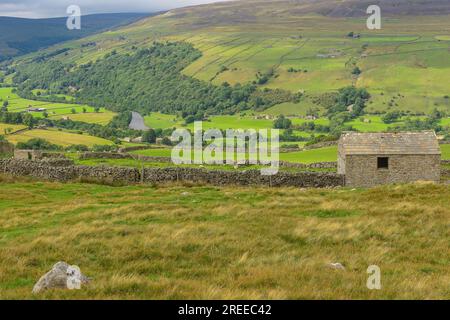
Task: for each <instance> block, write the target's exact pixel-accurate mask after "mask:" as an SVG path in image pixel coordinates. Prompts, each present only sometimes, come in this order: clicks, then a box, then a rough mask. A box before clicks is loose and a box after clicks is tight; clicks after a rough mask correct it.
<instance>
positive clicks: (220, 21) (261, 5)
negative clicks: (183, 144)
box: [14, 0, 450, 115]
mask: <svg viewBox="0 0 450 320" xmlns="http://www.w3.org/2000/svg"><path fill="white" fill-rule="evenodd" d="M374 3H376V4H378V5H379V6H380V7H381V10H382V17H383V20H382V29H381V30H368V29H367V27H366V17H367V15H366V14H365V9H366V8H367V7H368V6H369V5H370V4H374ZM449 18H450V3H449V2H448V1H444V0H431V1H426V2H424V1H415V0H395V1H388V0H379V1H375V2H374V1H368V0H363V1H359V0H358V1H356V0H348V1H342V0H340V1H338V0H319V1H316V0H314V1H313V0H298V1H281V0H280V1H269V0H242V1H232V2H223V3H215V4H209V5H201V6H193V7H187V8H181V9H176V10H171V11H169V12H167V13H164V14H161V15H158V16H154V17H149V18H146V19H142V20H140V21H138V22H136V23H133V24H131V25H128V26H124V27H121V28H118V29H115V30H112V31H107V32H104V33H100V34H96V35H93V36H89V37H86V38H83V39H79V40H75V41H71V42H68V43H64V44H61V45H57V46H53V47H51V48H49V49H46V50H41V51H39V52H38V53H34V54H31V55H27V56H24V57H23V58H20V59H18V60H16V61H15V63H14V67H15V68H16V69H17V70H20V68H21V66H24V65H32V67H33V64H34V68H35V69H36V70H39V69H41V67H42V66H41V65H36V57H39V56H42V55H45V54H49V55H50V56H49V58H48V59H46V61H45V63H46V64H48V63H54V62H58V63H62V65H63V66H64V65H65V66H73V65H74V66H82V65H87V64H89V63H93V65H96V63H95V62H97V61H99V60H100V59H102V60H107V59H103V58H104V57H105V56H106V57H109V55H110V54H111V53H113V54H117V55H126V54H130V55H133V54H135V53H136V51H137V50H138V49H142V48H151V47H152V46H153V44H154V42H155V41H157V42H166V41H170V42H176V43H188V44H190V45H191V46H192V48H193V50H195V51H192V52H191V55H192V56H198V57H196V58H195V59H194V60H191V61H189V63H188V64H187V65H185V64H186V60H179V61H178V62H175V64H177V66H182V70H181V71H180V72H181V74H182V75H184V76H186V77H187V78H189V79H192V78H193V79H197V80H200V81H201V82H202V83H204V84H205V85H206V84H208V85H209V84H212V85H213V86H221V85H222V84H223V83H227V84H230V85H232V86H234V85H237V84H254V85H256V86H257V88H258V89H259V90H267V89H271V90H276V89H281V90H284V91H286V92H289V93H291V94H297V93H301V94H302V96H303V97H302V99H301V100H300V101H298V100H296V99H290V98H285V99H278V100H275V102H274V101H272V102H271V103H266V104H264V105H265V106H270V108H269V109H268V110H267V108H266V110H265V112H267V113H270V114H277V113H284V114H293V115H304V114H305V113H306V111H307V110H309V109H311V108H319V109H321V108H322V109H323V103H322V100H323V97H324V96H326V95H327V94H329V93H332V92H336V91H337V90H338V89H339V88H342V87H346V86H350V85H355V86H356V87H364V88H367V90H368V91H369V92H370V94H371V98H370V100H369V101H368V104H367V108H366V111H367V112H369V113H384V112H388V111H394V110H397V111H403V112H409V113H413V114H423V113H429V112H430V111H431V110H433V109H434V108H438V109H441V110H446V111H448V110H449V109H450V101H449V99H448V95H449V93H450V92H449V91H450V89H449V87H448V83H450V22H449V21H450V19H449ZM351 33H353V34H354V35H358V36H355V37H351V36H349V34H351ZM91 44H94V45H91ZM58 50H64V51H63V52H60V51H58ZM186 50H187V49H186ZM109 58H110V57H109ZM109 62H110V63H111V62H112V61H109ZM99 63H100V62H99ZM105 63H106V62H103V64H105ZM149 64H150V65H149V66H148V68H152V66H151V62H149ZM66 69H67V68H66ZM69 69H70V70H71V73H75V74H76V73H77V72H78V70H79V68H77V67H75V68H69ZM355 69H359V70H360V74H355V73H354V70H355ZM83 72H84V71H83ZM83 72H81V73H80V74H76V77H78V78H80V76H82V75H83V74H84V75H86V74H89V72H88V73H86V72H84V73H83ZM90 72H91V73H92V72H95V67H94V69H93V70H90ZM177 72H178V71H177ZM27 77H29V75H27ZM27 77H25V78H21V79H20V82H23V81H24V79H26V78H27ZM177 77H178V76H177ZM38 78H39V77H38ZM119 78H120V75H119ZM127 78H128V77H127ZM187 78H184V79H185V80H186V79H187ZM177 79H178V78H177ZM38 80H39V81H41V80H42V77H41V78H39V79H38ZM68 80H71V81H72V80H73V77H72V78H70V79H68V78H65V77H63V78H61V79H57V81H53V82H52V81H49V80H46V81H47V82H46V83H45V85H47V86H49V87H51V86H53V87H58V86H59V84H60V83H61V82H67V81H68ZM39 81H37V82H39ZM177 81H178V80H177ZM108 82H109V83H110V84H111V81H108ZM178 82H179V81H178ZM178 82H177V83H178ZM41 83H42V81H41ZM161 83H162V82H158V80H157V79H156V80H155V79H154V78H153V79H148V81H147V82H146V83H145V84H144V83H133V84H130V85H131V87H134V88H137V89H136V91H130V95H129V97H130V98H132V99H128V100H133V99H134V98H135V97H140V96H143V97H145V99H142V100H140V103H139V104H138V103H136V104H134V105H133V104H131V105H127V106H124V105H123V102H120V101H116V103H117V104H119V107H117V106H116V107H115V110H116V111H117V109H118V108H119V109H120V107H123V108H139V109H140V110H141V111H143V112H144V113H146V112H150V111H165V112H167V110H168V109H170V108H168V106H169V105H171V104H175V101H169V100H170V99H171V98H169V99H168V100H166V101H161V102H159V101H157V100H155V98H154V97H156V95H155V92H154V91H152V90H153V89H151V88H153V87H155V86H161ZM179 83H181V82H179ZM17 84H19V83H17ZM83 85H85V86H86V83H84V84H83ZM116 87H117V88H120V87H121V83H119V82H117V83H114V84H113V85H112V87H111V88H116ZM111 88H109V89H108V90H110V91H111V92H114V91H115V90H114V89H111ZM172 88H173V87H172ZM205 88H207V87H205ZM205 88H204V89H201V91H205V90H206V91H208V90H211V89H205ZM166 89H167V88H162V89H161V91H160V92H166V91H167V90H166ZM133 90H134V89H133ZM103 91H105V90H103ZM149 92H151V94H150V93H149ZM152 95H154V96H152ZM152 97H153V98H152ZM284 97H286V96H284ZM99 98H101V97H99ZM127 98H128V97H125V98H123V100H127ZM214 99H215V98H214ZM214 99H213V100H214ZM155 101H157V102H155ZM215 101H217V100H215ZM89 102H91V101H89ZM213 104H214V106H213V107H212V108H211V110H215V112H216V111H217V110H218V109H221V108H222V109H224V110H235V111H236V110H241V109H242V108H240V107H238V106H237V103H236V105H234V106H222V105H220V104H218V103H217V102H213ZM181 109H182V110H183V108H181ZM171 110H173V108H172V109H171ZM182 110H181V111H182ZM227 112H228V111H227Z"/></svg>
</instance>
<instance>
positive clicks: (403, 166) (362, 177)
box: [345, 155, 441, 187]
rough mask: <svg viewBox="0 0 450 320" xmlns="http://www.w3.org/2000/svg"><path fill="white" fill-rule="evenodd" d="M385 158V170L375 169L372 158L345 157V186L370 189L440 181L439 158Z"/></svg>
mask: <svg viewBox="0 0 450 320" xmlns="http://www.w3.org/2000/svg"><path fill="white" fill-rule="evenodd" d="M383 157H384V156H383ZM386 157H388V158H389V168H388V169H378V167H377V158H378V157H377V156H376V155H347V157H346V159H345V185H346V186H351V187H372V186H376V185H383V184H391V183H409V182H415V181H434V182H439V181H440V174H441V159H440V155H386Z"/></svg>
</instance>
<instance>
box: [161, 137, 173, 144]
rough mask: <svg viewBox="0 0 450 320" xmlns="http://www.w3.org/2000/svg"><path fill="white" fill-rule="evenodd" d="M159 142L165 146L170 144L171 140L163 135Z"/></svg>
mask: <svg viewBox="0 0 450 320" xmlns="http://www.w3.org/2000/svg"><path fill="white" fill-rule="evenodd" d="M161 143H162V144H164V145H166V146H171V145H172V141H170V139H169V138H168V137H164V138H163V139H162V141H161Z"/></svg>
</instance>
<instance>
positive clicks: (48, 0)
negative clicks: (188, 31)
mask: <svg viewBox="0 0 450 320" xmlns="http://www.w3.org/2000/svg"><path fill="white" fill-rule="evenodd" d="M218 1H220V0H0V16H11V17H22V18H48V17H63V16H66V15H67V14H66V11H67V7H68V6H70V5H78V6H79V7H80V8H81V14H82V15H86V14H92V13H111V12H154V11H162V10H167V9H173V8H179V7H185V6H188V5H195V4H203V3H211V2H218ZM222 1H223V0H222Z"/></svg>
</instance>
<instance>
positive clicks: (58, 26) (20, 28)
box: [0, 13, 148, 61]
mask: <svg viewBox="0 0 450 320" xmlns="http://www.w3.org/2000/svg"><path fill="white" fill-rule="evenodd" d="M146 16H148V14H142V13H112V14H94V15H87V16H83V17H82V19H81V21H82V28H81V30H68V29H67V28H66V20H67V18H51V19H22V18H13V17H0V30H1V32H0V61H2V60H4V59H7V58H10V57H13V56H16V55H20V54H25V53H29V52H32V51H36V50H38V49H40V48H44V47H47V46H50V45H53V44H56V43H59V42H63V41H67V40H72V39H78V38H82V37H86V36H88V35H91V34H93V33H95V32H99V31H102V30H105V29H108V28H113V27H118V26H123V25H127V24H130V23H132V22H135V21H136V20H139V19H141V18H143V17H146Z"/></svg>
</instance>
